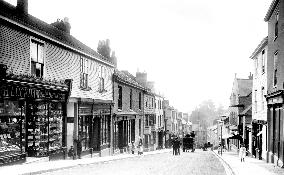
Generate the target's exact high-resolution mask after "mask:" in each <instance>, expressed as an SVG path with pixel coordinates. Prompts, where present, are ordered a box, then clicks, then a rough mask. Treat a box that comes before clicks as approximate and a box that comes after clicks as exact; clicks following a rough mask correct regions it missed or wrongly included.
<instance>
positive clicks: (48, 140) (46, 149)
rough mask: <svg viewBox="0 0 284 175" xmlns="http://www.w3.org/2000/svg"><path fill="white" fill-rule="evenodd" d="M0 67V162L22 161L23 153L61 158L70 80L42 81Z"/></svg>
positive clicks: (64, 142) (63, 147)
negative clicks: (8, 71) (7, 71)
mask: <svg viewBox="0 0 284 175" xmlns="http://www.w3.org/2000/svg"><path fill="white" fill-rule="evenodd" d="M1 67H2V71H1V73H3V74H2V75H1V85H0V86H1V89H0V165H6V164H11V163H15V162H21V161H25V159H26V156H28V157H48V158H49V160H53V159H58V158H64V157H65V152H66V149H65V145H66V141H65V138H66V136H65V132H66V131H65V130H66V121H65V119H66V101H67V98H68V95H69V90H70V84H71V80H67V81H65V82H55V81H53V82H51V81H44V80H40V79H38V78H34V77H31V76H26V75H15V74H12V73H6V71H3V69H4V70H5V69H6V67H5V66H1ZM3 75H4V76H3Z"/></svg>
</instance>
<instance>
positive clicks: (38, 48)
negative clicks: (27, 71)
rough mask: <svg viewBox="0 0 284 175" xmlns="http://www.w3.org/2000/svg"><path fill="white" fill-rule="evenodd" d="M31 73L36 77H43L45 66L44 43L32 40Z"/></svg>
mask: <svg viewBox="0 0 284 175" xmlns="http://www.w3.org/2000/svg"><path fill="white" fill-rule="evenodd" d="M30 49H31V50H30V52H31V74H32V75H34V76H36V77H40V78H41V77H43V68H44V45H43V44H42V43H39V42H37V41H35V40H31V48H30Z"/></svg>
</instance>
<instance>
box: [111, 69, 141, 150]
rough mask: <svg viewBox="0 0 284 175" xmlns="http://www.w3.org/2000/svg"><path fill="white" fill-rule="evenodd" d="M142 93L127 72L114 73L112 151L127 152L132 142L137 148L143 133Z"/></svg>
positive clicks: (138, 85)
mask: <svg viewBox="0 0 284 175" xmlns="http://www.w3.org/2000/svg"><path fill="white" fill-rule="evenodd" d="M144 91H145V88H144V87H143V86H142V85H140V84H139V83H138V82H137V81H136V80H135V77H134V76H133V75H131V74H130V73H129V72H127V71H118V70H116V71H115V73H114V117H113V118H114V130H113V131H114V149H115V152H118V151H117V150H119V152H121V153H122V152H125V151H129V145H131V143H132V142H134V144H135V145H136V146H137V145H138V144H139V141H140V138H141V139H142V138H143V135H144V131H143V128H144V127H143V125H144Z"/></svg>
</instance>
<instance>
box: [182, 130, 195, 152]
mask: <svg viewBox="0 0 284 175" xmlns="http://www.w3.org/2000/svg"><path fill="white" fill-rule="evenodd" d="M194 137H195V134H187V135H186V136H185V137H184V138H183V139H182V146H183V148H182V150H183V152H188V151H189V150H190V149H191V152H194V150H195V147H194Z"/></svg>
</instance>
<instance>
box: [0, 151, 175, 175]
mask: <svg viewBox="0 0 284 175" xmlns="http://www.w3.org/2000/svg"><path fill="white" fill-rule="evenodd" d="M171 151H172V149H162V150H156V151H150V152H144V153H143V155H142V156H147V155H153V154H160V153H166V152H171ZM138 156H139V155H137V153H136V154H118V155H114V156H105V157H93V158H90V157H88V158H82V159H76V160H72V159H68V160H57V161H46V162H35V163H24V164H19V165H11V166H3V167H0V174H9V175H14V174H15V175H16V174H17V175H19V174H21V175H27V174H41V173H46V172H52V171H56V170H59V169H66V168H72V167H75V166H81V165H88V164H95V163H104V162H108V161H115V160H121V159H126V158H131V157H138Z"/></svg>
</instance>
